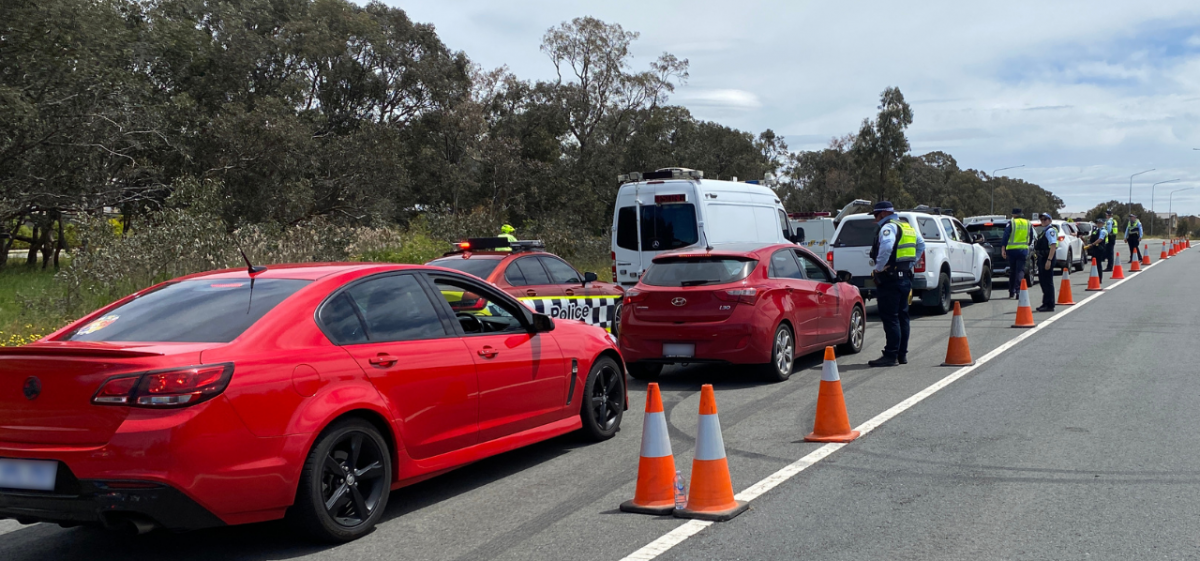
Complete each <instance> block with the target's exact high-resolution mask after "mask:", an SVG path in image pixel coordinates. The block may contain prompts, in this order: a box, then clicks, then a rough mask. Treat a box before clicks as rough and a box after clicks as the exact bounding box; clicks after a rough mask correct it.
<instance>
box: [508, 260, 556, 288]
mask: <svg viewBox="0 0 1200 561" xmlns="http://www.w3.org/2000/svg"><path fill="white" fill-rule="evenodd" d="M504 279H505V280H507V281H508V284H511V285H513V286H528V285H531V284H550V277H549V276H548V275H547V274H546V270H545V269H543V268H542V266H541V264H539V263H538V262H537V258H535V257H522V258H520V259H517V260H516V261H513V262H512V263H509V264H508V267H507V268H505V269H504Z"/></svg>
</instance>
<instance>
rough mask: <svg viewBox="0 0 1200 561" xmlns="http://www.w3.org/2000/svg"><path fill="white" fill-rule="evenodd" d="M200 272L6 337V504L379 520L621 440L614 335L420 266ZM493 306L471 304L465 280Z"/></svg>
mask: <svg viewBox="0 0 1200 561" xmlns="http://www.w3.org/2000/svg"><path fill="white" fill-rule="evenodd" d="M252 271H253V272H250V273H248V272H247V271H246V270H245V269H242V270H225V271H217V272H211V273H203V274H197V275H192V276H188V277H183V278H180V279H176V280H172V281H169V282H166V283H162V284H159V285H156V286H154V287H151V288H149V289H146V290H143V291H141V292H138V293H136V294H133V295H131V296H129V297H126V298H124V299H121V300H119V301H117V302H115V303H113V304H111V305H109V306H107V307H105V308H103V309H101V310H99V311H97V312H95V313H93V314H90V315H89V316H87V317H85V318H83V319H81V320H79V321H77V322H75V323H73V324H71V325H69V326H67V327H66V328H64V329H62V330H60V331H58V332H56V333H54V334H52V335H50V336H48V337H46V338H44V339H42V340H41V341H38V342H36V343H33V344H30V345H27V346H23V347H12V348H4V349H0V518H14V519H16V520H18V521H20V522H24V523H32V522H54V523H59V524H63V525H67V526H71V525H81V524H84V525H104V526H107V527H124V528H130V529H134V530H136V531H139V532H143V531H149V530H151V529H154V528H166V529H169V530H190V529H196V528H205V527H213V526H223V525H230V524H244V523H251V522H259V521H265V520H273V519H279V518H286V519H288V520H289V521H290V522H291V523H292V524H293V525H294V526H295V527H296V528H297V529H299V530H300V531H302V532H303V535H305V536H307V537H311V538H315V539H321V540H327V541H346V540H351V539H354V538H357V537H359V536H361V535H363V534H364V533H366V532H367V531H369V530H370V529H371V528H372V527H373V526H374V525H375V523H376V522H377V521H378V520H379V519H380V517H381V516H382V515H383V511H384V508H385V506H386V505H387V501H388V494H389V492H390V491H391V490H394V489H397V488H400V487H403V486H405V485H409V484H411V483H414V482H417V481H421V480H424V479H427V478H429V477H432V476H435V475H437V474H440V473H443V472H446V471H449V470H451V469H453V468H456V467H459V466H463V465H466V464H469V463H471V462H474V461H477V460H479V459H482V458H484V457H487V456H491V455H495V454H498V453H501V452H506V451H509V450H513V449H516V448H519V447H522V446H525V445H528V444H531V443H534V442H538V441H541V440H545V439H547V438H550V437H552V436H555V435H560V434H564V433H568V432H572V431H577V430H580V431H582V433H583V434H585V435H586V436H588V437H590V438H592V439H596V440H602V439H606V438H609V437H611V436H612V435H613V434H614V433H615V432H616V430H617V429H618V427H619V426H620V423H621V418H622V412H623V411H624V409H625V407H626V402H627V399H626V395H625V379H624V374H623V372H622V369H623V365H622V361H621V358H620V355H619V353H618V352H617V349H616V348H615V347H614V345H613V343H612V341H611V340H610V339H609V337H608V336H607V335H606V334H605V333H604V332H603V331H602V330H600V329H597V328H595V327H593V326H589V325H584V324H581V323H578V322H562V321H554V320H553V319H551V318H549V317H548V316H545V315H542V314H537V313H534V312H533V311H531V310H530V309H528V308H527V307H526V306H523V305H521V304H520V303H518V302H517V301H516V300H515V299H513V298H512V297H510V296H509V295H507V294H505V293H504V292H503V291H501V290H499V289H497V288H496V287H494V286H492V285H490V284H488V283H486V282H483V281H481V280H479V279H478V278H475V277H472V276H469V275H465V274H462V273H459V272H458V271H453V270H450V269H441V268H434V267H424V266H419V265H388V264H365V263H354V264H314V265H301V266H272V267H270V268H269V269H266V270H263V269H262V268H257V267H256V268H252ZM463 293H469V294H471V295H472V298H478V299H484V300H486V304H485V306H484V307H483V308H480V310H486V313H484V312H482V311H480V312H476V313H468V312H455V311H454V310H453V309H452V307H451V305H450V303H449V302H448V299H449V296H450V295H452V294H463Z"/></svg>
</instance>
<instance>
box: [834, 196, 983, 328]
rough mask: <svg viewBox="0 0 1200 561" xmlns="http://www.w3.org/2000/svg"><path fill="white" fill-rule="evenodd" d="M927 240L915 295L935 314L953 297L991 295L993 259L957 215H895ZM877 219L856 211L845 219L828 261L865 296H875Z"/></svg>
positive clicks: (917, 270)
mask: <svg viewBox="0 0 1200 561" xmlns="http://www.w3.org/2000/svg"><path fill="white" fill-rule="evenodd" d="M896 214H897V216H899V217H900V218H901V219H902V220H907V221H908V223H909V224H910V225H912V227H913V228H916V229H917V230H918V231H919V232H921V236H922V237H923V238H925V253H924V254H923V255H920V256H918V257H917V263H916V265H915V266H914V267H913V283H912V286H913V298H914V301H915V300H916V299H918V298H919V299H920V303H921V305H923V306H925V307H926V308H928V309H930V310H931V311H933V312H934V313H938V314H945V313H947V312H949V311H950V310H951V309H952V308H953V306H954V304H953V302H952V301H951V295H953V294H958V293H970V294H971V300H973V301H975V302H987V301H988V300H989V299H990V298H991V297H992V261H991V258H990V257H988V253H987V250H986V249H984V248H983V247H982V246H981V245H980V243H981V242H982V241H983V237H982V236H979V235H976V236H975V237H974V238H972V237H971V235H970V234H968V233H967V229H966V228H964V227H963V225H962V223H961V222H959V221H958V220H957V219H955V218H954V217H952V216H941V215H936V214H930V213H928V212H920V211H902V212H898V213H896ZM876 228H877V226H876V224H875V217H873V216H871V215H870V214H855V215H852V216H847V217H845V218H843V219H842V222H841V224H839V225H838V229H837V232H835V233H834V236H833V243H831V244H830V251H829V253H828V254H826V259H827V260H829V265H830V266H832V267H833V268H834V270H836V271H837V272H838V274H839V276H843V277H844V276H847V275H848V276H849V277H850V282H851V283H852V284H854V285H855V286H857V287H858V288H859V290H860V291H861V292H862V294H863V297H864V298H873V297H874V296H875V282H874V281H873V280H872V279H871V271H872V270H873V269H874V267H873V266H872V265H871V256H870V253H871V246H872V245H873V244H874V242H875V236H876Z"/></svg>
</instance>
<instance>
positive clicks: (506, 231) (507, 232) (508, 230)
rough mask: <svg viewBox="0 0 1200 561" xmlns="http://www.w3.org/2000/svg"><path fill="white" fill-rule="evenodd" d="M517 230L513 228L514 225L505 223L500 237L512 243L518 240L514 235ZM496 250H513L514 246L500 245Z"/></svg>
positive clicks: (501, 228)
mask: <svg viewBox="0 0 1200 561" xmlns="http://www.w3.org/2000/svg"><path fill="white" fill-rule="evenodd" d="M515 231H517V229H516V228H513V227H512V226H510V225H508V224H505V225H503V226H501V227H500V236H499V237H501V238H504V239H506V240H508V243H510V244H511V243H514V242H516V241H517V237H516V236H514V235H513V232H515ZM496 251H512V247H500V248H496Z"/></svg>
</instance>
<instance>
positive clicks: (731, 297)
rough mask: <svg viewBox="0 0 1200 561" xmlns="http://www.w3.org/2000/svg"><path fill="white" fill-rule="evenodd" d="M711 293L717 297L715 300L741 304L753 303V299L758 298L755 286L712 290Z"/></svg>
mask: <svg viewBox="0 0 1200 561" xmlns="http://www.w3.org/2000/svg"><path fill="white" fill-rule="evenodd" d="M713 294H714V295H715V296H716V297H717V300H724V301H726V302H739V303H742V304H754V301H755V300H757V299H758V289H757V288H730V289H728V290H717V291H714V292H713Z"/></svg>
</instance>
